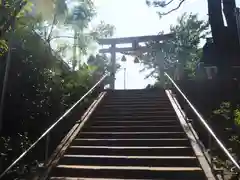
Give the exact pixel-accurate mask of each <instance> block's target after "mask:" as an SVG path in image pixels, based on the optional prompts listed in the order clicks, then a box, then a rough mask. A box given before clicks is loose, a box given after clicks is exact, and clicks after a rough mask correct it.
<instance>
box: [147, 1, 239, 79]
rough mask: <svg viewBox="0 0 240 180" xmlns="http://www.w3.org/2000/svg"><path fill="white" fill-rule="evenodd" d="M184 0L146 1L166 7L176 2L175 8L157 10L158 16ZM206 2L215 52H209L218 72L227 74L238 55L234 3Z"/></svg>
mask: <svg viewBox="0 0 240 180" xmlns="http://www.w3.org/2000/svg"><path fill="white" fill-rule="evenodd" d="M185 1H188V0H180V1H179V2H177V0H169V1H167V0H147V1H146V2H147V4H148V5H149V6H154V7H157V8H168V7H169V5H171V4H173V3H174V2H177V6H176V7H175V8H172V9H168V11H167V12H164V13H163V12H158V13H159V15H160V16H163V15H167V14H170V13H171V12H173V11H175V10H177V9H178V8H179V7H181V5H183V4H184V2H185ZM207 2H208V15H209V23H210V26H211V33H212V37H213V44H212V46H214V48H212V49H215V52H211V54H214V56H215V59H218V62H217V64H215V65H219V67H218V68H219V71H220V72H219V74H221V75H224V74H228V73H227V72H225V70H227V69H228V68H229V66H230V64H235V65H236V63H238V61H237V62H236V60H237V59H239V57H240V54H239V48H240V46H239V38H238V32H237V31H238V30H237V22H236V13H235V12H236V11H235V8H236V3H235V0H215V1H212V0H207ZM222 9H223V13H224V15H225V19H226V21H227V26H225V25H224V21H223V13H222ZM204 53H205V52H204ZM219 57H220V58H219ZM208 59H210V58H208Z"/></svg>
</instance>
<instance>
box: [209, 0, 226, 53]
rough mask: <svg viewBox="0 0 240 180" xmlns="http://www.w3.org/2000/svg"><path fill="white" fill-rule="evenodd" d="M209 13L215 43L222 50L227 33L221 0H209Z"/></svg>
mask: <svg viewBox="0 0 240 180" xmlns="http://www.w3.org/2000/svg"><path fill="white" fill-rule="evenodd" d="M208 15H209V23H210V25H211V30H212V37H213V41H214V44H215V45H216V46H217V48H218V49H219V50H221V49H222V44H223V42H224V37H223V36H224V34H225V33H224V22H223V16H222V5H221V0H214V1H213V0H208ZM220 52H222V51H220Z"/></svg>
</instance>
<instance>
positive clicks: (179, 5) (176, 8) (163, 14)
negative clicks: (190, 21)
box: [158, 0, 186, 16]
mask: <svg viewBox="0 0 240 180" xmlns="http://www.w3.org/2000/svg"><path fill="white" fill-rule="evenodd" d="M185 1H186V0H181V1H180V2H179V4H178V6H177V7H175V8H173V9H171V10H170V11H168V12H165V13H160V12H158V14H159V15H160V16H165V15H168V14H170V13H171V12H173V11H176V10H178V9H179V8H180V7H181V5H182V4H183V3H184V2H185ZM170 3H171V1H170ZM170 3H168V4H170Z"/></svg>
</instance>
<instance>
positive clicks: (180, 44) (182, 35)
mask: <svg viewBox="0 0 240 180" xmlns="http://www.w3.org/2000/svg"><path fill="white" fill-rule="evenodd" d="M207 30H208V24H207V23H206V22H205V21H203V20H199V19H198V17H197V15H196V14H189V15H188V14H186V13H185V14H183V15H182V16H181V17H179V18H178V20H177V24H176V25H172V26H171V27H170V32H171V33H174V34H175V37H174V38H173V39H170V40H167V41H165V42H163V43H162V44H159V43H149V44H147V46H149V47H151V48H154V49H155V48H156V47H157V48H158V49H156V51H160V52H161V53H162V59H156V58H155V57H154V56H152V54H151V53H147V54H144V55H143V56H142V58H141V59H142V63H143V64H144V66H145V68H144V70H146V69H147V70H149V69H151V70H152V71H151V73H150V74H149V76H153V77H155V78H156V79H158V78H159V75H160V73H161V72H160V70H159V61H164V63H165V67H167V68H168V70H170V72H171V70H173V69H174V68H172V66H173V65H174V64H176V62H178V64H179V65H180V70H181V71H180V72H181V73H180V74H182V75H183V70H184V69H185V70H186V69H187V70H188V71H189V72H188V75H193V74H194V70H195V67H196V64H197V62H199V60H200V58H201V53H200V52H201V48H200V47H199V43H200V40H201V39H202V38H205V37H206V35H207ZM149 76H148V77H149ZM160 78H161V77H160Z"/></svg>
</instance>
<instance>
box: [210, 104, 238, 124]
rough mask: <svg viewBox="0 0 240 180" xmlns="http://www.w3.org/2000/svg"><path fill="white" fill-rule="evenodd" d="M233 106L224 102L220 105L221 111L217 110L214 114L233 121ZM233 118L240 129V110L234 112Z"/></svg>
mask: <svg viewBox="0 0 240 180" xmlns="http://www.w3.org/2000/svg"><path fill="white" fill-rule="evenodd" d="M232 108H233V107H232V106H231V103H230V102H222V103H221V104H220V107H219V109H216V110H214V111H213V114H215V115H221V116H223V117H224V118H225V119H226V120H231V117H232V115H231V114H232ZM233 117H234V123H235V125H236V126H239V127H240V108H239V107H238V108H236V109H234V110H233Z"/></svg>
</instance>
